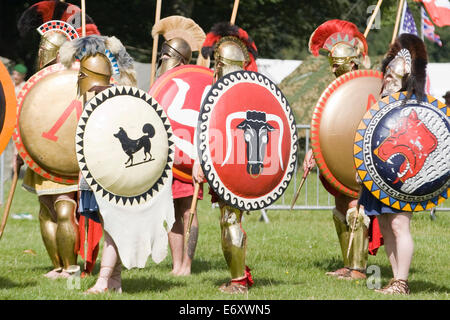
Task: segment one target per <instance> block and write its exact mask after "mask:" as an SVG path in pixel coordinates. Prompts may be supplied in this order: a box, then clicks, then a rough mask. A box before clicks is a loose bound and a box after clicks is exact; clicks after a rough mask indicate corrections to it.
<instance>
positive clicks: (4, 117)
mask: <svg viewBox="0 0 450 320" xmlns="http://www.w3.org/2000/svg"><path fill="white" fill-rule="evenodd" d="M16 103H17V102H16V93H15V91H14V83H13V81H12V79H11V75H10V74H9V72H8V69H6V67H5V66H4V65H3V63H2V62H1V61H0V130H1V131H0V153H2V152H3V150H5V148H6V146H7V145H8V142H9V140H10V139H11V135H12V133H13V131H14V126H15V125H16Z"/></svg>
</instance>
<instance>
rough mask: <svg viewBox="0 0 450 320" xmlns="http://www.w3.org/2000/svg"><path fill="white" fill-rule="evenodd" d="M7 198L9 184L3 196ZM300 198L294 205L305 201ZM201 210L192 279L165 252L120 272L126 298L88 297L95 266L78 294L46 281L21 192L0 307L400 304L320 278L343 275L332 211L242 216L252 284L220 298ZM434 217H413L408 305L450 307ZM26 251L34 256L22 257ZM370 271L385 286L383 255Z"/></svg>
mask: <svg viewBox="0 0 450 320" xmlns="http://www.w3.org/2000/svg"><path fill="white" fill-rule="evenodd" d="M311 177H312V178H311ZM311 177H310V178H311V179H308V180H309V183H313V182H314V179H315V177H314V175H312V176H311ZM20 183H21V182H19V185H20ZM205 189H206V188H205ZM292 189H293V187H292V186H290V188H289V190H288V191H287V192H286V196H285V201H286V203H288V204H289V203H290V201H291V199H292ZM311 189H312V188H311ZM321 190H322V194H321V198H324V199H326V198H327V197H326V193H325V191H323V189H321ZM8 191H9V184H8V183H7V184H5V194H7V193H8ZM302 193H303V191H302ZM302 197H303V195H302V196H301V198H302ZM301 198H300V199H299V200H298V203H300V202H301V201H304V200H303V199H301ZM5 199H6V196H5ZM198 208H199V220H200V234H199V242H198V246H197V251H196V256H195V260H194V263H193V266H192V275H191V276H189V277H173V276H170V275H169V272H170V270H171V256H170V252H169V253H168V256H167V258H166V259H165V260H164V261H163V262H162V263H160V264H158V265H157V264H155V263H153V262H152V261H151V259H149V261H148V263H147V267H146V268H145V269H133V270H125V271H123V273H122V277H123V285H122V287H123V291H124V293H123V294H121V295H120V294H115V293H111V294H105V295H97V296H86V295H83V291H85V290H86V289H88V288H89V287H90V286H92V285H93V284H94V283H95V280H96V276H97V273H98V270H99V261H98V262H97V266H96V269H95V270H94V273H95V276H94V277H89V278H86V279H81V280H80V283H79V289H78V288H77V283H76V281H72V282H70V283H69V282H68V281H67V280H54V281H52V280H48V279H46V278H45V277H43V276H42V275H43V274H44V273H46V272H47V271H49V270H50V269H51V263H50V259H49V258H48V256H47V253H46V251H45V248H44V245H43V243H42V240H41V236H40V232H39V225H38V219H37V214H38V202H37V198H36V196H35V195H32V194H30V193H27V192H26V191H24V190H22V189H21V188H20V187H18V188H17V190H16V197H15V199H14V202H13V206H12V208H11V214H14V213H24V212H29V213H32V215H33V220H14V219H11V217H10V220H9V222H8V225H7V226H6V230H5V233H4V235H3V238H2V239H1V240H0V299H2V300H5V299H152V300H154V299H156V300H161V299H162V300H174V299H177V300H178V299H195V300H202V299H213V300H218V299H220V300H223V299H255V300H260V299H267V300H279V299H282V300H285V299H294V300H296V299H369V300H373V299H405V297H390V296H388V297H386V296H384V295H380V294H378V293H376V292H374V291H373V290H370V289H368V288H367V284H366V281H345V280H337V279H334V278H330V277H328V276H326V275H325V272H326V271H329V270H331V269H336V268H338V267H341V258H340V249H339V244H338V241H337V237H336V234H335V231H334V225H333V221H332V218H331V212H330V211H310V212H307V211H293V212H289V211H268V216H269V219H270V223H264V222H261V221H260V219H259V218H260V212H258V211H256V212H252V213H251V214H250V215H249V216H245V219H244V222H243V226H244V229H245V230H246V232H247V235H248V250H247V264H248V266H249V267H250V268H251V269H252V275H253V279H254V281H255V284H254V286H253V287H252V289H251V290H250V291H249V293H248V296H228V295H225V294H222V293H221V292H219V291H218V290H217V288H218V286H219V285H220V284H222V283H223V282H225V281H227V280H228V279H229V273H228V270H227V267H226V264H225V260H224V258H223V256H222V251H221V247H220V236H219V235H220V232H219V210H218V209H211V205H210V201H209V196H207V197H206V200H203V201H200V202H199V207H198ZM437 216H438V217H437V219H436V220H435V221H431V220H430V218H429V215H428V214H427V213H418V214H415V216H414V219H413V222H412V233H413V236H414V242H415V254H414V258H413V263H412V267H411V274H410V287H411V292H412V294H411V295H410V296H408V297H406V299H445V300H448V299H449V293H450V273H449V266H450V257H449V256H450V255H449V252H450V247H449V243H450V234H449V232H448V231H449V227H450V215H449V213H448V212H438V213H437ZM27 249H31V250H33V252H34V253H35V255H34V254H32V253H25V252H24V250H27ZM79 264H80V265H81V264H82V261H81V259H79ZM369 265H376V266H378V267H379V268H380V270H381V278H382V283H383V284H385V283H386V282H387V281H388V280H389V279H390V278H391V275H392V274H391V271H390V266H389V262H388V260H387V258H386V255H385V252H384V249H383V248H381V249H380V250H379V252H378V255H377V256H375V257H373V256H369ZM72 280H73V279H72ZM75 280H76V279H75ZM71 284H72V285H71Z"/></svg>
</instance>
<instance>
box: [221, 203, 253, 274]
mask: <svg viewBox="0 0 450 320" xmlns="http://www.w3.org/2000/svg"><path fill="white" fill-rule="evenodd" d="M242 213H243V211H241V210H239V209H236V208H233V207H231V206H229V205H224V206H222V207H221V208H220V228H221V231H222V237H221V239H222V250H223V255H224V256H225V260H226V262H227V264H228V268H229V269H230V272H231V278H232V279H237V278H242V277H244V276H245V253H246V249H247V235H246V233H245V232H244V230H243V229H242V226H241V219H242Z"/></svg>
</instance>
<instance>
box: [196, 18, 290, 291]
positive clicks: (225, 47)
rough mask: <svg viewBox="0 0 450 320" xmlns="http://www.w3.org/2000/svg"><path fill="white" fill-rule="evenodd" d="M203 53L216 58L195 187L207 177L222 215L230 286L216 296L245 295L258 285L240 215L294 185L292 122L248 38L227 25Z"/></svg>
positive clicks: (209, 38) (204, 110)
mask: <svg viewBox="0 0 450 320" xmlns="http://www.w3.org/2000/svg"><path fill="white" fill-rule="evenodd" d="M202 54H203V56H204V57H205V58H207V57H210V58H211V59H214V84H213V86H212V88H211V89H210V91H209V92H208V94H207V95H206V96H205V98H204V99H203V102H202V108H201V110H200V115H199V124H198V127H197V148H198V159H197V160H196V162H197V163H196V164H194V168H193V176H194V178H195V179H196V181H197V182H202V181H203V178H206V180H207V181H208V183H209V185H210V193H211V195H212V202H213V203H214V202H218V205H219V208H220V227H221V244H222V251H223V254H224V257H225V261H226V263H227V265H228V269H229V271H230V274H231V280H230V281H228V282H227V283H224V284H223V285H221V286H220V287H219V290H221V291H222V292H225V293H230V294H233V293H246V292H247V291H248V289H249V287H251V286H252V284H253V279H252V275H251V273H250V268H249V267H248V266H247V265H246V262H245V260H246V247H247V234H246V233H245V231H244V229H243V228H242V224H241V221H242V216H243V214H244V212H246V211H247V212H248V211H250V210H259V209H262V208H264V207H266V206H268V205H270V204H271V203H273V202H274V201H276V199H278V198H279V197H280V196H281V194H282V193H283V192H284V190H285V188H286V187H287V185H288V183H289V181H290V180H291V178H292V176H293V170H294V163H295V160H296V148H297V147H296V141H297V135H296V129H295V120H294V117H293V114H292V110H291V109H290V107H289V104H288V103H287V100H286V99H285V97H284V95H283V94H282V92H281V91H280V90H279V89H278V88H277V87H276V85H275V84H274V83H273V82H272V81H270V80H269V79H268V78H267V77H265V76H263V75H262V74H259V73H257V72H256V71H257V66H256V61H255V59H256V57H257V49H256V46H255V43H254V42H253V40H252V39H251V38H250V37H249V36H248V34H247V32H246V31H244V30H243V29H241V28H239V27H238V26H236V25H231V24H230V23H227V22H223V23H217V24H215V25H214V26H213V27H212V29H211V31H210V32H209V33H208V34H207V36H206V40H205V42H204V44H203V48H202ZM212 150H214V151H213V152H212ZM200 166H201V167H200Z"/></svg>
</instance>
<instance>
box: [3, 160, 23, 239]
mask: <svg viewBox="0 0 450 320" xmlns="http://www.w3.org/2000/svg"><path fill="white" fill-rule="evenodd" d="M16 157H17V158H16V159H17V160H16V164H15V168H14V176H13V179H12V182H11V188H10V189H9V195H8V200H7V201H6V206H5V210H4V211H3V217H2V223H1V225H0V239H1V238H2V235H3V231H4V230H5V226H6V222H7V221H8V216H9V210H10V209H11V204H12V201H13V198H14V192H15V191H16V185H17V181H18V180H19V172H20V167H22V165H23V160H22V158H21V157H20V156H19V155H17V156H16Z"/></svg>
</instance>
